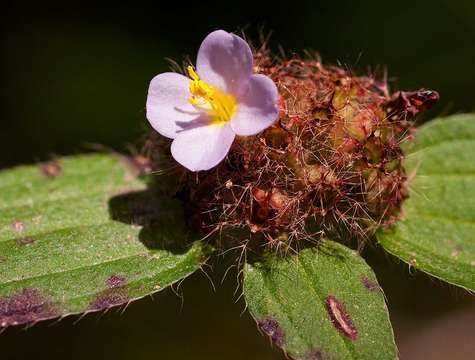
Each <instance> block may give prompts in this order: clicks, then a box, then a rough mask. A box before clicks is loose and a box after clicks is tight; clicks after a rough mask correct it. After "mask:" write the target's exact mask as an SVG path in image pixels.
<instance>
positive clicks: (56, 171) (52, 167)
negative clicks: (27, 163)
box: [40, 162, 63, 178]
mask: <svg viewBox="0 0 475 360" xmlns="http://www.w3.org/2000/svg"><path fill="white" fill-rule="evenodd" d="M62 170H63V169H62V168H61V165H59V164H58V163H56V162H48V163H43V164H40V171H41V173H42V174H43V175H44V176H45V177H48V178H55V177H57V176H59V175H60V174H61V172H62Z"/></svg>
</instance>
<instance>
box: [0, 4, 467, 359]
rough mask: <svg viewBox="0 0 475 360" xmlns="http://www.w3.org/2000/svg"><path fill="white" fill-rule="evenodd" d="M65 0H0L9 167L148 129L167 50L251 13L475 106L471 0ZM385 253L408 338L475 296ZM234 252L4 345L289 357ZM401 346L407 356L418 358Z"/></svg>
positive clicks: (385, 273)
mask: <svg viewBox="0 0 475 360" xmlns="http://www.w3.org/2000/svg"><path fill="white" fill-rule="evenodd" d="M60 4H61V5H55V4H53V3H51V2H50V3H48V4H46V3H38V4H36V5H31V4H26V3H25V2H21V3H19V4H7V5H5V6H4V8H3V9H2V15H1V17H2V21H1V28H2V37H1V50H2V54H3V55H2V57H1V59H0V64H1V65H0V71H1V78H2V87H1V97H0V99H1V106H0V111H1V115H0V119H1V120H0V123H1V125H2V128H1V132H0V168H3V167H7V166H12V165H16V164H21V163H25V162H33V161H37V160H43V159H47V158H49V157H50V156H51V155H55V154H72V153H77V152H82V151H84V150H85V149H90V148H91V146H90V144H101V145H104V146H106V147H113V148H116V149H124V148H125V147H126V145H124V144H132V145H133V144H136V143H137V139H138V138H139V137H140V136H141V135H142V134H143V133H144V131H145V130H146V129H147V124H146V121H145V116H144V114H145V111H144V110H145V109H144V104H145V96H146V91H147V87H148V82H149V81H150V79H151V78H152V77H153V76H154V75H155V74H157V73H159V72H163V71H166V70H167V68H168V65H167V62H166V60H165V59H164V58H165V57H169V58H172V59H175V60H177V61H181V60H182V59H183V55H186V54H187V55H189V56H190V57H191V59H193V58H194V56H195V54H196V50H197V48H198V46H199V44H200V42H201V40H202V39H203V37H204V36H205V35H206V34H207V33H208V32H210V31H211V30H213V29H216V28H224V29H226V30H229V31H233V30H239V29H241V28H243V27H244V28H245V29H247V31H246V32H247V33H248V34H249V35H250V36H251V37H255V34H257V33H258V29H259V26H260V25H264V31H268V30H272V32H273V36H272V38H271V46H272V47H273V48H274V49H277V46H278V45H281V46H282V47H283V48H285V49H290V51H289V53H290V52H291V50H300V49H304V48H313V49H316V50H318V51H319V52H320V53H321V55H322V57H323V60H324V61H326V62H331V63H336V62H339V63H340V64H341V65H343V66H345V67H348V68H350V69H352V70H354V71H357V72H359V73H361V72H366V71H367V69H368V66H369V67H370V68H371V69H372V70H374V69H376V68H377V67H378V66H380V69H381V65H382V66H386V67H387V68H388V75H389V78H393V77H397V80H396V81H395V82H394V83H393V85H394V86H395V87H396V88H401V89H414V88H419V87H429V88H433V89H436V90H438V91H440V93H441V97H442V99H441V101H440V103H439V105H438V106H437V107H436V108H435V109H434V110H433V111H432V112H431V114H428V115H426V117H425V120H427V119H429V118H430V117H431V116H436V115H439V114H444V113H453V112H469V111H473V110H474V109H475V108H474V104H475V101H474V100H475V99H474V96H473V89H474V88H475V72H474V71H473V64H474V63H475V47H474V46H473V44H474V43H475V3H474V2H473V1H469V0H436V1H428V0H422V1H418V2H415V1H409V0H400V1H397V2H381V1H376V0H368V1H363V2H355V1H350V0H341V1H338V2H329V1H310V0H309V1H303V2H291V3H288V4H281V3H279V2H269V3H265V2H259V3H257V2H253V3H249V4H246V3H244V2H240V3H239V4H240V5H239V6H235V5H236V4H235V3H233V2H222V3H221V4H219V6H206V4H203V3H202V2H195V3H194V4H190V5H188V6H184V4H181V3H180V4H175V5H174V4H171V3H162V2H155V3H154V4H153V5H151V4H145V3H141V2H134V3H133V4H132V3H131V4H125V3H124V2H120V3H118V2H115V3H114V4H113V5H109V4H106V3H105V2H103V3H102V4H101V5H100V6H99V5H95V6H92V5H89V4H86V3H83V4H81V5H75V4H73V3H68V4H66V3H64V2H63V3H60ZM248 25H249V26H248ZM246 26H247V27H246ZM423 120H424V119H423ZM382 254H383V253H382V251H381V250H380V249H378V248H368V249H367V250H366V253H365V255H366V258H367V261H368V262H369V264H370V265H372V266H373V267H374V268H375V269H376V273H377V275H378V279H379V281H380V283H381V285H382V287H383V288H384V289H385V292H386V295H387V298H388V302H389V308H390V313H391V316H392V320H393V322H394V326H395V332H396V339H397V340H398V341H399V343H400V346H401V344H403V343H404V340H405V339H408V338H409V337H410V336H416V335H417V334H418V333H419V332H420V329H421V328H422V327H421V326H423V324H424V323H425V322H426V321H429V320H430V319H434V318H435V317H436V316H442V315H444V314H449V313H450V312H451V311H455V309H457V308H459V309H462V308H467V306H472V307H473V305H470V302H471V301H472V302H473V300H470V299H469V297H468V296H467V295H466V294H465V293H464V292H463V291H462V290H458V289H455V288H452V287H449V286H448V285H442V284H440V283H439V282H437V281H434V280H429V278H428V277H427V276H425V275H422V274H419V273H417V274H414V273H410V272H409V271H408V268H407V266H405V265H403V264H400V263H399V262H398V261H396V260H394V259H392V258H390V257H389V256H386V257H385V256H383V255H382ZM229 265H230V263H229V259H227V258H221V259H219V260H216V261H215V263H213V264H212V266H213V268H214V274H212V275H211V277H212V278H213V279H214V282H215V283H216V288H217V290H216V293H215V292H213V290H212V286H211V284H210V281H209V280H208V279H207V277H206V276H204V275H203V273H196V274H194V275H192V276H191V277H190V278H189V279H187V280H186V281H185V282H184V283H183V284H182V286H181V287H180V288H179V289H178V290H177V292H178V294H180V296H181V298H180V297H179V296H176V294H174V293H173V291H171V290H165V291H164V292H162V293H159V294H158V295H157V296H156V297H155V298H154V299H151V298H147V299H145V300H143V301H140V302H138V303H135V304H132V305H130V306H129V307H128V309H127V311H125V312H124V313H122V312H121V311H120V310H112V311H110V312H109V313H108V314H105V315H89V316H87V317H86V318H84V319H82V320H80V321H78V319H74V318H69V319H66V320H63V321H62V322H60V323H57V322H50V323H45V324H40V325H37V326H35V327H33V328H31V329H29V330H28V331H23V330H21V329H10V330H8V331H6V332H5V333H4V334H2V335H1V336H0V346H1V348H2V358H4V356H5V358H6V359H21V358H26V357H27V356H31V355H32V354H35V356H36V357H42V356H48V357H49V358H64V357H67V358H71V359H73V358H77V359H83V358H95V357H107V358H116V359H127V358H132V357H134V358H136V359H142V358H143V359H145V358H147V359H149V358H151V357H157V358H160V359H222V358H223V357H224V356H226V358H227V359H229V360H233V359H276V358H279V357H281V358H283V356H282V355H281V354H280V352H279V351H278V350H272V349H271V348H270V346H269V343H268V341H267V339H266V338H264V337H260V336H259V335H258V334H257V332H256V327H255V324H254V322H253V320H252V319H251V318H250V316H249V315H248V314H247V313H244V314H242V315H241V313H242V311H243V309H244V304H243V302H242V300H239V301H238V302H237V304H234V300H236V298H237V297H238V295H239V291H240V290H238V292H237V294H236V295H235V294H234V290H235V288H236V284H237V283H236V273H235V272H233V271H231V272H230V273H229V274H228V277H227V278H226V280H225V281H224V283H223V285H221V284H220V281H221V278H222V275H223V272H224V270H225V269H226V268H228V266H229ZM208 272H211V271H210V269H208ZM404 351H405V350H404V347H402V348H401V352H402V356H403V357H402V358H403V359H404V358H410V354H409V353H408V356H407V357H404ZM158 354H159V355H158Z"/></svg>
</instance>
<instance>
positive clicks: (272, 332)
mask: <svg viewBox="0 0 475 360" xmlns="http://www.w3.org/2000/svg"><path fill="white" fill-rule="evenodd" d="M257 325H258V326H259V329H261V331H262V332H264V333H265V334H266V335H267V336H269V337H270V339H271V340H272V342H273V343H275V344H276V345H277V346H280V347H281V346H282V345H283V344H284V331H283V330H282V328H281V327H280V324H279V322H278V321H277V320H275V319H273V318H270V317H268V318H264V319H261V320H259V321H258V322H257Z"/></svg>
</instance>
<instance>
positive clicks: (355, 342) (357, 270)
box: [244, 241, 397, 360]
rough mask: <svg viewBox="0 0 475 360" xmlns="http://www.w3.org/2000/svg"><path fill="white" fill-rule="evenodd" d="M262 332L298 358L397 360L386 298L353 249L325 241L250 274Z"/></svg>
mask: <svg viewBox="0 0 475 360" xmlns="http://www.w3.org/2000/svg"><path fill="white" fill-rule="evenodd" d="M244 270H245V271H244V295H245V298H246V301H247V304H248V307H249V310H250V312H251V314H252V315H253V317H254V318H255V319H256V321H257V324H258V326H259V328H260V330H261V331H262V332H263V333H264V334H266V335H268V336H269V337H270V338H271V340H272V341H273V342H274V343H275V344H276V345H278V346H280V347H281V348H282V349H283V350H284V351H285V352H286V353H287V354H288V355H290V356H291V357H292V358H294V359H305V360H315V359H341V360H343V359H371V360H373V359H380V360H385V359H396V358H397V350H396V346H395V344H394V337H393V332H392V328H391V324H390V322H389V317H388V311H387V308H386V304H385V302H384V296H383V293H382V291H381V289H380V287H379V285H378V282H377V280H376V277H375V275H374V273H373V272H372V270H371V269H370V268H369V267H368V265H367V264H366V263H365V261H364V260H363V259H362V258H361V257H360V256H359V255H358V254H357V253H356V252H354V251H353V250H350V249H348V248H347V247H345V246H343V245H340V244H338V243H335V242H331V241H325V242H323V243H322V245H321V246H320V247H318V248H317V249H306V250H303V251H301V252H300V253H299V254H298V255H293V256H287V257H279V256H277V255H269V256H268V257H266V258H264V260H262V261H261V262H257V263H254V264H247V265H246V266H245V269H244Z"/></svg>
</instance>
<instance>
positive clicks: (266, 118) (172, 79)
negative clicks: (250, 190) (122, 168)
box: [147, 30, 279, 171]
mask: <svg viewBox="0 0 475 360" xmlns="http://www.w3.org/2000/svg"><path fill="white" fill-rule="evenodd" d="M252 63H253V56H252V52H251V49H250V48H249V45H248V44H247V43H246V42H245V41H244V40H243V39H241V38H240V37H239V36H236V35H234V34H231V33H228V32H226V31H223V30H217V31H214V32H212V33H211V34H209V35H208V36H207V37H206V38H205V39H204V40H203V42H202V44H201V46H200V49H199V51H198V58H197V61H196V72H195V71H194V69H193V67H191V66H190V67H188V73H189V76H190V78H188V77H186V76H184V75H181V74H177V73H171V72H168V73H163V74H159V75H157V76H155V77H154V78H153V79H152V81H151V83H150V88H149V91H148V97H147V119H148V121H149V122H150V124H151V125H152V127H153V128H154V129H155V130H156V131H158V132H159V133H160V134H162V135H163V136H166V137H168V138H171V139H174V140H173V143H172V145H171V153H172V155H173V157H174V158H175V160H176V161H178V162H179V163H180V164H182V165H183V166H184V167H186V168H188V169H189V170H192V171H199V170H208V169H210V168H212V167H214V166H216V165H217V164H219V163H220V162H221V161H222V160H223V159H224V158H225V156H226V154H227V153H228V151H229V149H230V147H231V144H232V143H233V141H234V138H235V136H236V135H241V136H249V135H255V134H257V133H259V132H261V131H263V130H264V129H266V128H267V127H269V126H270V125H272V123H273V122H274V121H275V120H276V119H277V117H278V113H279V111H278V106H277V100H278V91H277V87H276V85H275V84H274V82H273V81H272V80H271V79H270V78H268V77H267V76H265V75H260V74H253V73H252V67H253V65H252Z"/></svg>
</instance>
